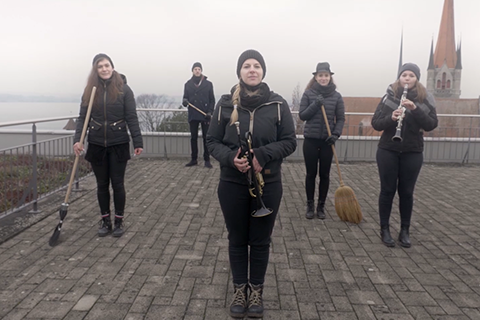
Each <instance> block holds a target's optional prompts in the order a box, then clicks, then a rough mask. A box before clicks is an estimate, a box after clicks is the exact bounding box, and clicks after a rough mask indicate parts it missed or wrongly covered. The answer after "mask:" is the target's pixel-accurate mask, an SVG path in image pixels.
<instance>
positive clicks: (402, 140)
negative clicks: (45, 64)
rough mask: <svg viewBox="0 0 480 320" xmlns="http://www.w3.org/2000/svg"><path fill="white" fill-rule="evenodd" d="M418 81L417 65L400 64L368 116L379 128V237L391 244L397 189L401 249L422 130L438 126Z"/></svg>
mask: <svg viewBox="0 0 480 320" xmlns="http://www.w3.org/2000/svg"><path fill="white" fill-rule="evenodd" d="M419 80H420V69H419V68H418V66H417V65H416V64H413V63H406V64H404V65H403V66H402V67H401V68H400V70H399V72H398V79H397V81H395V82H394V83H393V84H391V85H390V86H389V87H388V89H387V94H386V95H385V96H384V97H383V98H382V101H381V102H380V104H379V105H378V107H377V110H376V111H375V114H374V115H373V118H372V127H373V128H374V129H375V130H377V131H383V133H382V136H381V138H380V142H379V143H378V149H377V166H378V173H379V175H380V196H379V199H378V211H379V214H380V236H381V238H382V242H383V243H384V244H385V245H386V246H387V247H394V246H395V241H394V240H393V238H392V236H391V234H390V228H389V225H390V213H391V211H392V203H393V198H394V197H395V193H396V192H397V190H398V198H399V201H400V203H399V209H400V220H401V225H400V233H399V235H398V242H399V244H400V246H402V247H405V248H409V247H410V246H411V242H410V230H409V229H410V221H411V218H412V208H413V190H414V188H415V183H416V182H417V177H418V175H419V173H420V169H421V168H422V163H423V131H431V130H433V129H435V128H436V127H437V125H438V120H437V113H436V111H435V100H434V98H433V96H432V95H431V94H430V93H427V90H426V89H425V87H424V86H423V85H422V84H421V83H420V82H419ZM405 90H406V94H405V95H404V94H403V93H404V91H405ZM400 130H401V131H400Z"/></svg>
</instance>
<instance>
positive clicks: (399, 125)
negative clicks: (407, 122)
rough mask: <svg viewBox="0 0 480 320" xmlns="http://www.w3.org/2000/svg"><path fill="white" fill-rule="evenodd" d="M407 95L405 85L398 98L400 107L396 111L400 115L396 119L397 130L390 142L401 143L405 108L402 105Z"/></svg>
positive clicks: (406, 85) (406, 86)
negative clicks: (400, 112)
mask: <svg viewBox="0 0 480 320" xmlns="http://www.w3.org/2000/svg"><path fill="white" fill-rule="evenodd" d="M407 93H408V83H407V84H405V87H404V88H403V94H402V97H401V98H400V105H399V106H398V108H397V110H401V111H402V114H401V115H400V116H399V117H398V118H397V130H396V131H395V135H394V136H393V137H392V141H397V142H402V140H403V139H402V122H403V118H405V107H404V106H403V105H402V103H403V100H405V99H406V98H407Z"/></svg>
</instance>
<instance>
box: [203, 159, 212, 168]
mask: <svg viewBox="0 0 480 320" xmlns="http://www.w3.org/2000/svg"><path fill="white" fill-rule="evenodd" d="M205 168H209V169H211V168H213V167H212V164H211V163H210V161H208V160H207V161H205Z"/></svg>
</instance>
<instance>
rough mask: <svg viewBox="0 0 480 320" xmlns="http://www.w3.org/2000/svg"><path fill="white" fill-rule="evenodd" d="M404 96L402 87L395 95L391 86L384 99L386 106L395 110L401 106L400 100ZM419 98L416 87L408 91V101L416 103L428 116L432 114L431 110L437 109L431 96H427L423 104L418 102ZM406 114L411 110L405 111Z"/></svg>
mask: <svg viewBox="0 0 480 320" xmlns="http://www.w3.org/2000/svg"><path fill="white" fill-rule="evenodd" d="M402 94H403V88H402V87H399V88H398V89H397V92H396V94H395V92H394V91H393V85H389V86H388V88H387V95H386V96H385V98H384V99H383V102H384V104H385V105H386V106H388V107H389V108H391V109H392V110H395V109H397V108H398V106H399V105H400V98H401V97H402ZM417 96H418V92H417V88H416V87H414V88H412V89H409V90H408V92H407V99H408V100H410V101H413V103H415V105H416V106H417V107H419V108H420V109H422V110H423V111H424V112H425V113H427V114H428V113H429V112H430V109H433V108H435V102H434V101H432V100H431V98H430V96H429V95H427V98H426V99H425V101H423V102H420V101H418V100H417ZM397 97H398V98H397ZM405 112H407V113H410V110H408V109H407V110H405Z"/></svg>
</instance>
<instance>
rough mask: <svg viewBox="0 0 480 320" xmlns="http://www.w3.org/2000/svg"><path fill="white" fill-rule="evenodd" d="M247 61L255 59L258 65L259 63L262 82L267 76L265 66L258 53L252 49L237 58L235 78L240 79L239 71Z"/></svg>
mask: <svg viewBox="0 0 480 320" xmlns="http://www.w3.org/2000/svg"><path fill="white" fill-rule="evenodd" d="M248 59H255V60H257V61H258V63H260V65H261V66H262V69H263V77H262V80H263V78H265V75H266V74H267V66H266V65H265V60H263V57H262V55H261V54H260V52H258V51H256V50H253V49H250V50H247V51H244V52H243V53H242V54H241V55H240V57H239V58H238V62H237V77H238V78H240V69H242V65H243V63H244V62H245V61H246V60H248Z"/></svg>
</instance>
